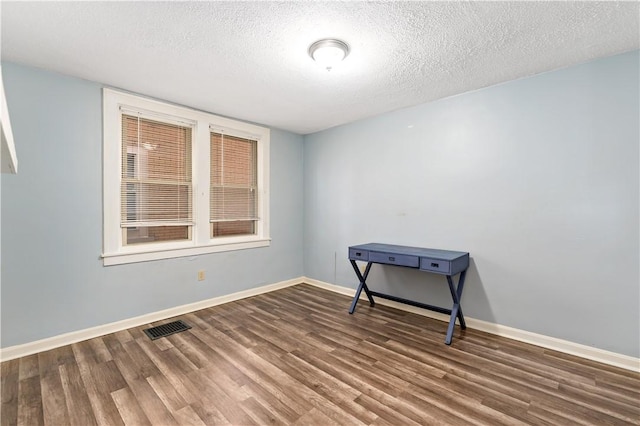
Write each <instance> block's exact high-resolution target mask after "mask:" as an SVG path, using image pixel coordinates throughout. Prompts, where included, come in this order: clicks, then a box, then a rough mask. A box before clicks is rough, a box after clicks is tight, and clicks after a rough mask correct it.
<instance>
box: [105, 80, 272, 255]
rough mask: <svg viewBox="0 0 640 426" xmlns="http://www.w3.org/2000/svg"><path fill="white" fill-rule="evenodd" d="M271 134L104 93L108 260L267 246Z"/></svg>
mask: <svg viewBox="0 0 640 426" xmlns="http://www.w3.org/2000/svg"><path fill="white" fill-rule="evenodd" d="M269 137H270V132H269V129H266V128H263V127H259V126H255V125H250V124H247V123H242V122H238V121H235V120H230V119H226V118H222V117H217V116H214V115H211V114H207V113H203V112H199V111H195V110H191V109H188V108H183V107H177V106H173V105H170V104H166V103H162V102H158V101H153V100H149V99H145V98H141V97H137V96H134V95H130V94H124V93H120V92H116V91H113V90H110V89H104V252H103V257H104V264H105V265H113V264H121V263H131V262H139V261H146V260H156V259H166V258H171V257H179V256H192V255H197V254H204V253H212V252H218V251H227V250H238V249H245V248H253V247H263V246H267V245H269V221H268V216H269V215H268V201H269V197H268V183H269V182H268V161H269Z"/></svg>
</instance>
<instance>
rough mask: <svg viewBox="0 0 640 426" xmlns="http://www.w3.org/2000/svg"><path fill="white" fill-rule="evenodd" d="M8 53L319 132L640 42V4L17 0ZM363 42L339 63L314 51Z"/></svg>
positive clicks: (4, 18) (5, 56)
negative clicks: (324, 41)
mask: <svg viewBox="0 0 640 426" xmlns="http://www.w3.org/2000/svg"><path fill="white" fill-rule="evenodd" d="M0 8H1V9H0V13H1V23H2V29H1V35H2V40H1V41H2V44H1V48H2V51H1V53H2V60H3V61H11V62H17V63H22V64H27V65H31V66H35V67H40V68H44V69H48V70H52V71H56V72H59V73H63V74H68V75H72V76H77V77H81V78H85V79H88V80H92V81H97V82H101V83H105V84H107V85H111V86H115V87H118V88H123V89H127V90H131V91H133V92H137V93H141V94H144V95H147V96H152V97H156V98H159V99H164V100H168V101H172V102H176V103H179V104H184V105H187V106H191V107H194V108H198V109H203V110H206V111H210V112H213V113H216V114H219V115H226V116H230V117H234V118H239V119H244V120H249V121H254V122H257V123H262V124H266V125H269V126H273V127H279V128H282V129H287V130H291V131H294V132H297V133H301V134H306V133H311V132H315V131H318V130H322V129H326V128H329V127H333V126H336V125H340V124H343V123H347V122H351V121H354V120H357V119H360V118H364V117H370V116H373V115H376V114H380V113H383V112H387V111H391V110H395V109H398V108H403V107H407V106H412V105H417V104H420V103H424V102H427V101H431V100H434V99H439V98H442V97H445V96H450V95H454V94H458V93H462V92H466V91H469V90H474V89H478V88H481V87H486V86H489V85H492V84H496V83H500V82H504V81H508V80H513V79H517V78H521V77H525V76H529V75H533V74H536V73H540V72H544V71H549V70H553V69H557V68H562V67H566V66H569V65H572V64H576V63H580V62H585V61H588V60H591V59H594V58H599V57H603V56H609V55H613V54H616V53H621V52H625V51H629V50H633V49H638V48H639V44H640V40H639V38H640V37H639V20H640V17H639V3H637V2H626V3H618V2H604V3H595V2H558V3H556V2H553V3H550V2H471V3H470V2H375V3H373V2H6V1H3V2H2V3H1V5H0ZM325 37H333V38H340V39H342V40H344V41H346V42H347V43H348V44H349V45H350V46H351V53H350V55H349V56H348V57H347V59H346V60H345V61H344V62H343V63H342V64H341V65H340V66H339V67H336V68H334V69H333V70H332V71H331V72H327V71H326V70H324V69H322V68H320V67H319V66H317V65H316V64H315V63H314V62H313V61H312V60H311V59H310V58H309V56H308V55H307V49H308V47H309V45H310V44H311V43H313V42H314V41H316V40H318V39H320V38H325Z"/></svg>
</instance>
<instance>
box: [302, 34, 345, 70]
mask: <svg viewBox="0 0 640 426" xmlns="http://www.w3.org/2000/svg"><path fill="white" fill-rule="evenodd" d="M347 55H349V45H348V44H347V43H345V42H344V41H342V40H336V39H334V38H325V39H322V40H318V41H316V42H315V43H313V44H312V45H311V46H309V56H311V58H312V59H313V60H314V61H316V62H317V63H318V64H320V65H321V66H322V67H324V68H326V69H327V71H331V68H333V67H334V66H335V65H336V64H338V63H340V61H342V60H344V58H346V57H347Z"/></svg>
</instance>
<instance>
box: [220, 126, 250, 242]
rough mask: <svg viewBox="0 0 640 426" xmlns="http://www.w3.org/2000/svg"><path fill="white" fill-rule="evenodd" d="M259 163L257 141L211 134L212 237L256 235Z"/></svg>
mask: <svg viewBox="0 0 640 426" xmlns="http://www.w3.org/2000/svg"><path fill="white" fill-rule="evenodd" d="M257 162H258V142H257V141H256V140H252V139H247V138H243V137H239V136H232V135H227V134H224V133H221V132H216V131H212V132H211V175H210V185H211V192H210V221H211V222H212V224H214V225H213V226H212V229H213V231H212V236H219V235H231V234H236V235H237V234H247V233H251V234H252V233H254V232H255V227H254V225H255V221H257V220H258V211H257V210H258V169H257ZM225 222H228V223H226V224H225ZM242 222H244V223H242Z"/></svg>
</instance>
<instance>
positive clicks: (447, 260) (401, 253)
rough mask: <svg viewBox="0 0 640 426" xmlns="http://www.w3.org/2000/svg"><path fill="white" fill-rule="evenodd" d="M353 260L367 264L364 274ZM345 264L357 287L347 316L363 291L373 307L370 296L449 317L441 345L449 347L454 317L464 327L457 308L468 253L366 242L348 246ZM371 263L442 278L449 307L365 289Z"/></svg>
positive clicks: (352, 310)
mask: <svg viewBox="0 0 640 426" xmlns="http://www.w3.org/2000/svg"><path fill="white" fill-rule="evenodd" d="M356 260H361V261H365V262H367V266H366V268H365V270H364V274H362V273H361V272H360V269H359V268H358V265H357V264H356ZM349 261H350V262H351V266H353V270H354V271H355V273H356V275H357V276H358V279H359V280H360V285H359V286H358V289H357V290H356V294H355V296H354V297H353V301H352V302H351V308H350V309H349V313H350V314H353V312H354V311H355V309H356V304H357V303H358V300H359V299H360V294H361V293H362V290H364V292H365V294H366V295H367V298H368V299H369V303H370V304H371V306H375V302H374V300H373V297H374V296H376V297H381V298H383V299H388V300H393V301H394V302H399V303H405V304H407V305H411V306H417V307H418V308H423V309H429V310H431V311H436V312H440V313H443V314H449V315H450V319H449V328H448V329H447V337H446V338H445V340H444V342H445V343H446V344H447V345H450V344H451V339H452V338H453V329H454V327H455V325H456V318H457V319H458V320H459V321H460V328H462V329H465V328H467V325H466V324H465V322H464V315H463V314H462V308H461V307H460V299H462V289H463V288H464V279H465V276H466V275H467V268H468V267H469V253H467V252H461V251H449V250H435V249H427V248H420V247H407V246H396V245H391V244H378V243H369V244H361V245H357V246H351V247H349ZM374 263H378V264H382V265H395V266H403V267H405V268H414V269H419V270H421V271H425V272H432V273H435V274H441V275H445V276H446V277H447V282H448V283H449V290H450V292H451V298H452V299H453V306H452V307H451V309H447V308H442V307H440V306H433V305H427V304H425V303H420V302H416V301H414V300H408V299H403V298H401V297H396V296H392V295H390V294H384V293H379V292H377V291H371V290H370V289H369V287H368V286H367V276H368V275H369V271H370V270H371V265H373V264H374ZM458 274H460V278H459V279H458V285H457V286H454V283H453V277H454V276H455V275H458Z"/></svg>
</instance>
